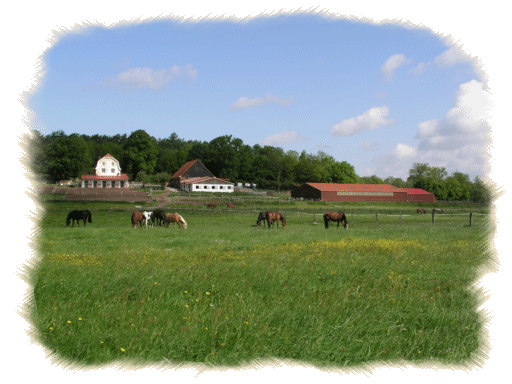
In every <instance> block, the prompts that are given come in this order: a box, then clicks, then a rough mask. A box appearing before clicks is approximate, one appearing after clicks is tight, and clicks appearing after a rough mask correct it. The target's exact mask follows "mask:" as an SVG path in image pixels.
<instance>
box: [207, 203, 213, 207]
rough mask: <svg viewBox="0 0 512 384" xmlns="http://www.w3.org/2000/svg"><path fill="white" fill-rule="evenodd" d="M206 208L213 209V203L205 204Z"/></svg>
mask: <svg viewBox="0 0 512 384" xmlns="http://www.w3.org/2000/svg"><path fill="white" fill-rule="evenodd" d="M206 208H215V203H208V204H206Z"/></svg>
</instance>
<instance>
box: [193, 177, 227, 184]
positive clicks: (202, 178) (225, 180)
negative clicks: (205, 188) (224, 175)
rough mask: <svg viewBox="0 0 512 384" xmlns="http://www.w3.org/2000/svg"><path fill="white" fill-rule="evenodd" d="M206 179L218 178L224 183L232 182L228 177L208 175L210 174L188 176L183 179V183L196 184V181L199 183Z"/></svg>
mask: <svg viewBox="0 0 512 384" xmlns="http://www.w3.org/2000/svg"><path fill="white" fill-rule="evenodd" d="M207 180H220V181H222V182H224V183H226V184H234V183H232V182H231V181H229V179H221V178H220V177H215V176H213V177H210V176H202V177H190V178H188V179H185V181H183V184H196V183H201V182H203V181H207Z"/></svg>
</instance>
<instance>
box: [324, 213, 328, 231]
mask: <svg viewBox="0 0 512 384" xmlns="http://www.w3.org/2000/svg"><path fill="white" fill-rule="evenodd" d="M324 223H325V229H327V228H329V217H328V216H327V214H325V215H324Z"/></svg>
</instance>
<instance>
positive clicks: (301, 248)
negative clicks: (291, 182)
mask: <svg viewBox="0 0 512 384" xmlns="http://www.w3.org/2000/svg"><path fill="white" fill-rule="evenodd" d="M44 204H45V205H46V206H47V208H48V210H47V212H46V214H45V215H44V217H43V218H42V220H41V225H40V227H41V232H40V235H39V237H38V238H37V240H36V243H37V246H38V248H39V255H40V256H41V260H40V263H38V264H37V266H36V268H35V270H34V271H33V285H34V287H35V288H34V295H35V303H36V306H34V312H33V317H32V318H33V322H34V325H35V326H36V327H37V329H38V330H39V332H40V337H41V342H42V343H43V344H44V345H45V346H47V348H49V349H50V350H51V351H53V352H54V353H56V354H57V355H58V356H59V357H62V358H63V359H68V360H71V361H74V362H80V363H87V364H99V363H105V362H110V361H112V360H114V359H119V358H124V359H127V360H130V361H134V362H146V363H148V364H149V363H152V362H159V361H165V360H168V361H174V362H187V361H193V362H210V363H213V364H222V365H238V364H242V363H245V362H248V361H250V360H253V359H264V358H267V357H276V358H288V359H295V360H300V361H304V362H308V363H313V364H316V365H318V366H322V365H327V366H332V365H334V366H339V367H341V366H353V365H355V364H360V363H364V362H372V361H387V362H393V361H398V360H400V359H405V360H409V361H419V360H422V361H425V360H429V361H431V360H432V359H433V360H437V361H441V362H443V363H449V364H450V363H463V362H470V361H471V359H472V356H473V355H472V354H474V353H477V352H478V349H479V347H480V345H481V344H480V343H481V340H480V338H479V334H480V332H479V331H480V329H481V327H482V319H481V318H480V317H479V316H478V314H477V313H476V309H477V307H478V304H479V303H478V300H477V294H476V293H475V292H471V291H470V290H468V288H469V287H470V285H471V283H472V282H473V281H474V280H475V279H476V276H477V275H478V271H479V269H480V268H481V267H482V266H483V265H484V264H485V263H487V262H488V254H487V252H486V249H487V243H486V241H487V234H488V233H489V231H490V228H491V225H490V224H489V217H488V216H486V215H483V214H479V215H477V214H476V213H477V212H476V210H475V211H474V212H475V214H474V215H473V226H472V227H469V216H468V214H467V213H464V211H462V210H460V211H459V210H457V211H456V212H455V213H454V212H452V213H451V214H450V213H445V214H444V215H436V216H435V224H434V225H433V224H432V216H431V215H430V214H427V215H416V214H412V211H413V210H415V209H414V207H413V206H406V205H403V206H397V205H390V206H383V207H380V210H379V209H377V214H378V215H377V217H376V216H375V208H373V211H371V212H370V208H368V207H363V206H358V205H353V206H352V207H349V208H348V209H345V211H346V212H347V216H348V218H349V223H350V226H349V229H347V230H344V229H343V228H342V227H340V229H337V228H336V226H335V225H334V226H331V228H329V229H328V230H326V229H325V228H324V225H323V220H322V218H321V213H323V212H325V211H326V208H330V207H326V206H325V205H324V206H322V205H321V204H318V203H317V204H307V205H305V204H304V203H301V204H302V205H299V203H297V205H293V204H289V205H288V206H285V205H281V204H277V205H276V206H275V207H272V206H269V208H278V209H279V210H280V211H281V212H283V213H284V212H286V217H287V227H286V229H285V230H283V229H282V228H281V224H280V223H279V229H277V228H275V226H274V228H273V229H271V230H269V229H268V228H263V227H261V228H256V226H255V224H256V219H257V214H258V209H260V208H266V206H265V205H264V204H263V206H262V207H258V206H257V204H255V205H253V206H251V205H250V204H245V205H242V206H240V207H239V208H238V210H235V211H227V210H226V208H225V206H224V207H223V208H222V209H217V210H216V211H206V210H205V209H204V208H198V207H194V206H177V207H175V208H167V209H166V211H167V212H176V211H177V212H179V213H180V214H182V216H183V217H184V218H185V219H186V220H187V222H188V226H189V229H187V230H182V229H179V228H178V227H176V228H173V227H172V226H170V227H169V228H167V229H166V228H163V227H155V228H148V229H145V228H137V229H133V228H131V223H130V216H131V212H133V210H134V207H135V205H136V204H118V205H117V206H116V207H117V208H116V209H115V210H113V211H112V212H110V210H111V204H109V203H100V202H94V203H80V204H78V203H73V204H72V206H68V205H70V203H69V202H64V201H61V200H59V199H58V198H57V199H55V198H52V197H50V196H49V197H48V199H47V201H46V202H45V203H44ZM85 206H87V208H89V209H90V210H91V212H92V223H87V225H86V227H85V228H83V227H82V225H83V224H81V227H80V228H77V227H76V225H75V227H74V228H71V227H66V226H65V218H66V216H67V213H68V208H70V209H84V207H85ZM400 208H402V213H403V214H402V218H401V219H402V221H401V225H400ZM455 208H457V207H454V208H453V209H454V210H455ZM122 209H125V210H122ZM351 209H352V210H353V211H352V212H351ZM443 209H445V212H446V208H445V207H444V206H443ZM475 209H476V208H475ZM408 211H411V212H409V213H404V212H408ZM317 213H318V216H316V214H317ZM377 220H378V223H377Z"/></svg>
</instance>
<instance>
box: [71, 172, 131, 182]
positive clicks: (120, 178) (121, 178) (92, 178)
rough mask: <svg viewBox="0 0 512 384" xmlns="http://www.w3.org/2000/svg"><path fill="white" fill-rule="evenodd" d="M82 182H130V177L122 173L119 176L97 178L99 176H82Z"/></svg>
mask: <svg viewBox="0 0 512 384" xmlns="http://www.w3.org/2000/svg"><path fill="white" fill-rule="evenodd" d="M80 178H81V179H82V180H128V175H127V174H126V173H122V174H121V175H119V176H97V175H82V176H80Z"/></svg>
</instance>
